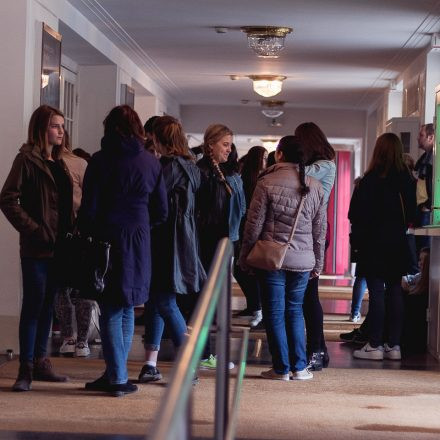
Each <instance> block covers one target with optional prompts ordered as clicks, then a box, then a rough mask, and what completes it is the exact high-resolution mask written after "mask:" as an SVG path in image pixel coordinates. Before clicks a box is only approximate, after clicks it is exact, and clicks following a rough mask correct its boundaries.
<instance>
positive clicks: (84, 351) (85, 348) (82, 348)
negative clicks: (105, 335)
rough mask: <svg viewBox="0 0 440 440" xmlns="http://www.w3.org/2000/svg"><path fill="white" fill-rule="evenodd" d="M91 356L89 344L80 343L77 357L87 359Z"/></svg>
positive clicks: (76, 353) (77, 346)
mask: <svg viewBox="0 0 440 440" xmlns="http://www.w3.org/2000/svg"><path fill="white" fill-rule="evenodd" d="M89 354H90V348H89V344H88V343H87V342H78V344H76V347H75V356H77V357H87V356H88V355H89Z"/></svg>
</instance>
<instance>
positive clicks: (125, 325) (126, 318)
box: [99, 303, 134, 384]
mask: <svg viewBox="0 0 440 440" xmlns="http://www.w3.org/2000/svg"><path fill="white" fill-rule="evenodd" d="M99 308H100V309H101V316H100V317H99V324H100V327H101V340H102V352H103V354H104V360H105V365H106V370H105V375H106V376H107V379H108V380H109V382H110V383H111V384H123V383H126V382H127V380H128V371H127V359H128V353H129V352H130V348H131V341H132V340H133V332H134V308H133V307H116V306H112V305H109V304H102V303H100V304H99Z"/></svg>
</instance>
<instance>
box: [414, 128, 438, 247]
mask: <svg viewBox="0 0 440 440" xmlns="http://www.w3.org/2000/svg"><path fill="white" fill-rule="evenodd" d="M417 141H418V143H419V148H421V149H422V150H423V151H424V153H423V154H422V156H420V158H419V160H418V161H417V163H416V165H415V167H414V170H415V171H416V173H417V220H416V226H417V227H421V226H425V225H429V224H430V223H431V206H432V151H433V147H434V125H433V124H425V125H422V126H421V127H420V132H419V136H418V138H417ZM416 243H417V253H418V252H419V251H420V249H421V248H423V247H429V245H430V239H429V237H427V236H417V241H416Z"/></svg>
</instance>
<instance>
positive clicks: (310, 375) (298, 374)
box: [290, 368, 313, 380]
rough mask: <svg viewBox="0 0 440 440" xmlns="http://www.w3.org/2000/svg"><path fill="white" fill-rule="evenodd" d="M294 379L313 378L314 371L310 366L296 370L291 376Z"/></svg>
mask: <svg viewBox="0 0 440 440" xmlns="http://www.w3.org/2000/svg"><path fill="white" fill-rule="evenodd" d="M290 378H291V379H292V380H308V379H313V373H311V372H310V371H309V369H308V368H304V370H300V371H294V372H293V373H292V376H290Z"/></svg>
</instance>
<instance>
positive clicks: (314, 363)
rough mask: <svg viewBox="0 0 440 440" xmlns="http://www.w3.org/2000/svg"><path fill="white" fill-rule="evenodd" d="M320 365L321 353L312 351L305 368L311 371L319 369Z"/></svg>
mask: <svg viewBox="0 0 440 440" xmlns="http://www.w3.org/2000/svg"><path fill="white" fill-rule="evenodd" d="M322 367H323V365H322V353H321V352H316V353H312V354H311V356H310V358H309V364H308V365H307V368H308V369H309V370H311V371H321V370H322Z"/></svg>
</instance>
